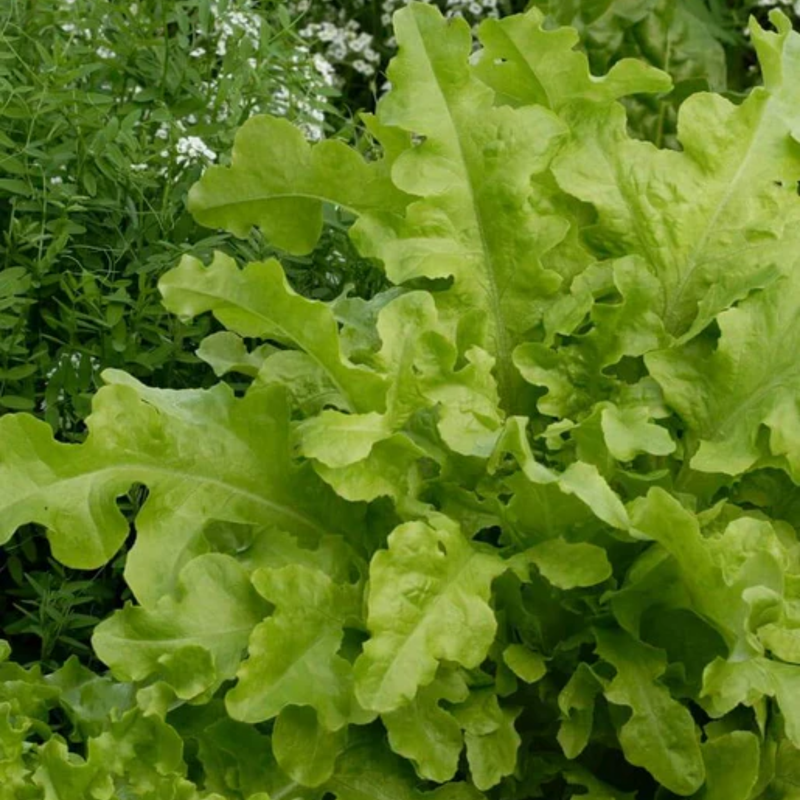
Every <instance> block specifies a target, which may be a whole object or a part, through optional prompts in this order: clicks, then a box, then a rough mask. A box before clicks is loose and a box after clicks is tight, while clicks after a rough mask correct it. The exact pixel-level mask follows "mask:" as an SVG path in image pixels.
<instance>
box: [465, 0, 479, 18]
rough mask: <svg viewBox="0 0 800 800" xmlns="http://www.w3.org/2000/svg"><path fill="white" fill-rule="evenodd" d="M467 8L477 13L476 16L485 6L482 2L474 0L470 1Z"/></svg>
mask: <svg viewBox="0 0 800 800" xmlns="http://www.w3.org/2000/svg"><path fill="white" fill-rule="evenodd" d="M467 8H468V9H469V10H470V12H471V13H473V14H475V15H476V16H477V15H478V14H480V13H481V12H482V11H483V6H482V5H481V4H480V3H476V2H474V0H473V2H472V3H470V4H469V5H468V6H467Z"/></svg>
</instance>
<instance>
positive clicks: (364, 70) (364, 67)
mask: <svg viewBox="0 0 800 800" xmlns="http://www.w3.org/2000/svg"><path fill="white" fill-rule="evenodd" d="M353 69H354V70H355V71H356V72H360V73H361V74H362V75H374V74H375V67H373V66H372V64H368V63H367V62H366V61H364V60H363V59H361V58H357V59H356V60H355V61H354V62H353Z"/></svg>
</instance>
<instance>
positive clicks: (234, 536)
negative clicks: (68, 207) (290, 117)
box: [0, 4, 800, 800]
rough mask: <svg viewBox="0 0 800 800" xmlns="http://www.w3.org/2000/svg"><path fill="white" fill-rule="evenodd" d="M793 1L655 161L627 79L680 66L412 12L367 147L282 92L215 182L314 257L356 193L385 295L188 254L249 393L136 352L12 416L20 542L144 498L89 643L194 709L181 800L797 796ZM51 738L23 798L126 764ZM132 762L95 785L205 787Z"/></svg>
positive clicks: (399, 24) (633, 85) (358, 218)
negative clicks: (369, 156)
mask: <svg viewBox="0 0 800 800" xmlns="http://www.w3.org/2000/svg"><path fill="white" fill-rule="evenodd" d="M771 20H772V23H773V25H774V27H775V30H774V31H769V30H765V29H762V28H761V27H759V26H758V25H757V24H755V23H753V24H752V30H751V33H752V37H753V41H754V44H755V46H756V49H757V51H758V54H759V58H760V61H761V65H762V71H763V75H764V85H763V86H762V87H758V88H756V89H754V90H753V91H752V92H751V93H750V94H749V96H748V97H747V98H746V99H744V100H743V101H742V102H741V103H740V104H738V105H736V104H734V103H732V102H731V101H730V100H728V99H725V98H723V97H722V96H720V95H717V94H711V93H698V94H695V95H692V96H691V97H690V98H689V99H687V100H686V101H685V102H684V103H683V104H682V106H681V108H680V113H679V120H678V141H679V144H680V148H679V149H678V150H665V149H659V148H657V147H656V146H654V145H653V144H651V143H648V142H643V141H639V140H636V139H634V138H631V136H630V135H629V134H628V131H627V127H626V113H625V107H624V106H623V105H622V104H621V103H620V102H619V101H620V100H621V99H622V98H624V97H626V96H629V95H642V94H646V93H655V94H658V93H664V92H667V91H669V89H670V79H669V77H668V76H667V75H666V74H665V73H663V72H660V71H658V70H657V69H655V68H653V67H652V66H649V65H646V64H643V63H641V62H637V61H635V60H622V61H619V62H617V63H616V64H615V65H614V66H613V67H612V69H611V70H610V71H609V72H608V74H606V75H604V76H602V77H597V76H594V75H592V74H591V73H590V72H589V67H588V62H587V60H586V58H585V56H584V55H582V54H580V53H579V52H577V51H576V50H574V47H575V44H576V42H577V34H576V33H575V31H574V30H572V29H569V28H562V29H557V30H552V29H549V28H547V27H544V26H543V18H542V15H541V13H540V12H538V11H536V10H532V11H530V12H528V13H527V14H525V15H519V16H513V17H508V18H505V19H503V20H487V21H486V22H484V23H483V25H482V26H481V28H480V31H479V35H480V41H481V49H480V50H479V51H478V52H477V54H474V55H473V54H472V41H471V36H470V31H469V27H468V25H467V24H466V23H465V22H463V21H462V20H453V21H446V20H445V19H444V18H443V17H442V16H441V14H440V13H439V12H438V11H437V10H436V9H435V8H433V7H432V6H430V5H424V4H415V5H410V6H409V7H408V8H406V9H404V10H402V11H400V12H398V14H397V15H396V16H395V31H396V36H397V40H398V44H399V51H398V55H397V56H396V57H395V59H394V61H393V62H392V65H391V67H390V70H389V79H390V81H391V84H392V90H391V92H390V93H389V94H387V95H386V96H385V97H384V98H383V99H382V100H381V101H380V103H379V104H378V107H377V111H376V114H375V115H374V116H369V117H368V118H367V125H368V128H369V130H370V132H371V134H372V135H373V136H374V138H375V139H376V141H377V142H379V143H380V146H381V148H382V157H381V158H379V159H375V160H364V159H363V158H362V156H361V155H359V154H358V153H356V152H355V151H353V150H350V149H348V147H347V146H346V145H344V144H343V143H342V142H338V141H322V142H319V143H316V144H313V145H312V144H309V143H308V142H307V141H306V139H305V137H304V136H303V135H302V133H301V132H299V131H298V130H297V129H295V128H294V127H292V126H291V125H290V124H289V123H288V122H286V121H283V120H280V119H274V118H271V117H265V116H261V117H256V118H253V119H252V120H251V121H249V122H248V123H247V124H245V125H244V127H243V128H242V129H241V130H240V132H239V134H238V136H237V139H236V143H235V146H234V151H233V157H232V161H231V164H230V166H214V167H211V168H210V169H208V170H207V171H206V173H205V175H204V176H203V178H202V179H201V180H200V182H199V183H198V184H196V185H195V186H194V188H193V189H192V191H191V194H190V198H189V199H190V207H191V210H192V212H193V214H194V215H195V217H196V219H197V220H198V221H199V222H200V223H202V224H204V225H207V226H215V227H219V228H223V229H225V230H227V231H228V232H230V233H232V234H235V235H238V236H245V235H248V234H249V232H250V231H251V229H252V228H253V226H256V227H257V228H259V229H260V230H261V232H262V233H263V235H264V236H265V238H266V239H267V240H269V241H270V242H271V243H272V244H273V245H274V246H276V247H277V248H280V249H281V250H283V251H285V252H287V253H288V254H292V255H302V254H304V253H308V252H309V251H311V250H312V248H313V247H314V246H315V244H316V242H317V240H318V238H319V236H320V233H321V230H322V221H323V211H324V209H325V208H326V206H337V207H340V208H342V209H345V210H346V211H347V212H348V213H349V214H351V215H352V216H353V218H354V219H355V222H354V224H353V226H352V228H351V231H350V233H351V237H352V239H353V241H354V243H355V244H356V246H357V247H358V249H359V251H360V252H361V254H363V255H365V256H369V257H372V258H375V259H377V260H379V261H380V262H381V263H382V264H383V268H384V269H385V273H386V276H387V278H388V279H389V281H390V282H391V284H392V286H391V288H390V289H388V290H386V291H384V292H381V293H379V294H377V295H376V296H374V297H372V298H371V299H360V298H352V297H348V296H342V297H340V298H338V299H337V300H335V301H333V302H329V303H323V302H319V301H313V300H309V299H306V298H303V297H301V296H299V295H297V294H296V293H295V292H293V291H292V290H291V289H290V287H289V285H288V283H287V281H286V278H285V275H284V273H283V270H282V267H281V265H280V263H279V262H278V261H277V260H274V259H273V260H268V261H263V262H256V263H250V264H247V265H246V266H244V267H242V266H240V265H238V264H237V263H235V261H234V260H233V259H232V258H230V257H228V256H226V255H225V254H223V253H217V255H216V256H215V257H214V259H213V261H212V263H211V264H210V265H208V266H206V265H204V264H203V263H201V262H200V261H199V260H197V259H194V258H192V257H188V256H187V257H185V258H184V259H183V260H182V262H181V263H180V265H179V266H178V267H177V268H175V269H174V270H172V271H171V272H169V273H168V274H167V275H165V276H164V277H163V278H162V280H161V283H160V288H161V291H162V294H163V298H164V302H165V304H166V306H167V308H168V309H170V310H171V311H172V312H174V313H175V314H177V315H179V316H180V317H182V318H186V319H190V318H194V317H197V316H199V315H203V314H206V313H208V312H211V313H212V314H213V315H214V316H215V317H216V319H217V320H218V321H219V322H220V323H221V324H222V326H224V328H225V329H226V330H225V331H222V332H219V333H216V334H213V335H212V336H210V337H208V338H207V339H206V340H205V341H204V342H203V344H202V347H201V349H200V351H199V352H200V355H201V357H202V358H203V359H204V360H205V361H206V362H207V363H209V364H210V365H211V366H212V367H213V369H214V371H215V372H216V374H217V375H219V376H224V375H226V374H227V373H229V372H237V373H241V374H244V375H245V376H249V377H250V378H252V382H251V383H250V384H249V388H248V389H247V391H245V392H244V393H238V394H237V393H236V392H235V391H234V390H233V389H231V388H230V387H229V385H228V384H227V383H225V382H220V383H219V384H218V385H216V386H215V387H214V388H211V389H207V390H180V391H176V390H161V389H156V388H150V387H148V386H145V385H143V384H142V383H140V382H138V381H137V380H136V379H134V378H132V377H130V376H128V375H126V374H125V373H123V372H120V371H115V370H108V371H106V372H105V373H104V379H105V382H106V386H104V387H103V388H102V389H101V390H100V391H99V392H98V394H97V395H96V397H95V399H94V403H93V408H92V413H91V416H90V417H89V419H88V421H87V425H88V429H89V435H88V437H87V439H86V441H85V442H84V443H82V444H77V445H70V444H62V443H57V442H55V441H54V440H53V438H52V435H51V432H50V429H49V428H48V427H47V426H46V425H45V424H44V423H41V422H39V421H37V420H35V419H33V418H32V417H30V416H27V415H24V414H23V415H10V416H6V417H4V418H2V419H0V540H2V541H6V540H8V539H9V538H10V537H11V536H12V535H13V534H14V532H15V530H16V528H17V527H18V526H20V525H22V524H25V523H31V522H35V523H38V524H40V525H43V526H45V527H46V528H47V529H48V531H49V539H50V542H51V545H52V550H53V554H54V556H55V557H56V558H57V559H59V560H60V561H62V562H63V563H64V564H66V565H68V566H70V567H73V568H86V569H89V568H95V567H97V566H99V565H101V564H103V563H105V562H107V561H108V560H109V559H110V558H112V557H113V556H114V554H115V553H116V552H117V551H118V550H119V548H120V547H121V545H122V544H123V542H124V541H125V539H126V537H127V536H128V533H129V530H128V524H127V522H126V519H125V518H124V516H123V515H122V514H121V513H120V511H119V509H118V507H117V505H116V499H117V498H118V497H119V496H120V495H122V494H123V493H125V492H126V491H127V490H128V489H129V487H130V486H131V485H132V484H134V483H139V484H143V485H144V486H146V487H147V491H148V497H147V500H146V502H145V503H144V505H143V507H142V509H141V511H140V512H139V514H138V516H137V518H136V522H135V528H136V538H135V543H134V544H133V546H132V548H131V550H130V552H129V555H128V558H127V564H126V569H125V577H126V580H127V583H128V585H129V586H130V588H131V590H132V592H133V595H134V597H135V600H136V602H135V604H130V605H128V606H126V607H125V608H123V609H122V610H120V611H118V612H117V613H116V614H114V615H113V616H112V617H111V618H110V619H107V620H105V621H104V622H102V623H101V624H100V625H99V626H98V627H97V629H96V631H95V635H94V640H93V642H94V647H95V650H96V652H97V654H98V656H99V657H100V659H102V660H103V661H104V662H105V663H106V664H107V665H108V666H109V668H110V670H111V673H112V675H113V676H114V678H116V679H117V680H118V681H121V682H122V684H121V685H122V686H127V687H131V688H130V689H129V691H130V692H132V693H133V694H132V695H131V697H133V698H134V699H133V700H130V699H127V700H125V703H127V705H125V704H124V703H122V701H120V702H119V703H117V705H112V706H108V707H107V711H108V715H109V716H110V718H112V719H115V720H120V719H121V720H124V719H127V717H126V716H125V715H126V714H130V715H132V716H131V719H134V718H135V719H141V720H145V721H147V724H149V725H153V726H156V727H158V728H159V730H161V729H162V726H163V729H164V730H171V731H174V732H176V733H177V735H178V737H180V738H182V739H183V741H184V742H185V743H186V744H187V746H186V747H185V750H184V752H183V758H184V759H185V760H186V762H187V763H186V769H187V770H188V771H187V772H186V775H188V778H187V781H188V783H189V784H191V786H193V787H196V789H195V788H191V791H192V792H194V791H197V792H199V793H201V796H203V795H202V793H203V792H206V793H209V792H215V793H217V795H219V796H221V797H224V798H234V799H235V800H240V799H241V800H244V799H245V798H251V800H253V799H254V798H259V800H264V798H267V797H271V798H273V800H278V799H279V798H283V799H284V800H285V799H286V798H303V799H306V798H314V799H315V800H323V799H324V800H331V798H335V799H336V800H361V798H367V797H369V798H376V797H380V798H392V800H405V799H406V798H408V799H409V800H412V799H418V800H421V799H422V798H426V797H430V798H432V800H433V799H435V800H442V799H443V798H444V799H446V800H477V799H478V798H481V797H486V798H497V800H527V798H535V797H544V798H559V799H560V798H569V797H582V798H583V797H585V798H593V799H594V800H601V798H602V799H606V800H607V799H608V798H614V799H615V800H624V799H625V798H633V797H637V798H640V799H641V800H646V799H648V798H668V797H673V796H676V795H677V796H681V797H694V798H698V799H699V798H703V800H716V799H717V798H719V799H720V800H722V799H723V798H724V800H756V799H757V798H761V800H769V798H779V797H780V798H790V797H793V796H794V793H795V792H796V778H793V776H794V775H796V774H797V770H798V769H799V768H800V704H799V703H798V699H797V698H798V697H800V611H799V610H798V609H800V543H798V538H797V528H798V526H800V502H798V501H800V493H798V491H797V483H798V481H800V414H799V413H798V399H797V398H798V387H799V386H800V368H798V366H797V365H798V362H797V358H796V355H795V346H796V345H797V342H798V340H799V339H800V321H799V320H800V314H798V311H799V310H800V286H799V285H798V280H800V278H798V275H800V272H798V270H797V268H796V261H797V253H798V252H800V250H798V239H799V238H800V198H798V192H797V183H798V180H799V179H800V141H799V140H798V138H797V131H798V129H799V128H798V121H800V120H799V119H798V109H799V108H800V89H798V87H799V86H800V38H798V35H797V34H795V33H793V32H792V31H791V26H790V24H789V23H788V21H787V19H786V18H785V17H784V16H782V15H781V14H780V13H777V12H776V13H773V15H772V17H771ZM87 680H89V679H88V678H87ZM120 691H122V690H120ZM0 697H2V696H0ZM125 698H128V695H125ZM8 708H10V711H9V712H8V713H7V712H6V709H8ZM9 713H10V715H11V716H9ZM8 720H10V722H8V723H7V724H8V725H10V726H11V728H10V730H12V731H14V730H18V729H19V726H18V725H16V726H15V722H14V710H13V706H9V703H8V701H6V702H0V721H2V722H3V724H4V725H5V724H6V722H7V721H8ZM108 724H111V723H108ZM114 724H118V723H114ZM142 724H145V723H142ZM114 730H119V728H114ZM131 731H133V728H132V729H131ZM93 735H101V734H93ZM136 735H138V734H135V733H133V732H131V733H130V736H132V737H134V736H136ZM164 735H167V734H164ZM169 735H172V734H169ZM126 736H128V734H124V735H123V734H120V737H121V739H122V741H127V740H126V739H125V737H126ZM62 740H63V737H62V739H59V738H58V734H55V733H54V734H53V741H55V742H56V744H55V745H53V746H51V747H50V749H49V750H48V759H49V760H48V761H47V762H46V763H44V762H43V763H42V764H41V765H40V766H39V767H38V768H37V769H38V771H37V772H36V773H35V774H36V775H38V778H36V781H38V783H37V784H36V785H45V784H44V783H43V782H44V781H45V780H49V781H50V782H51V784H57V783H58V781H66V780H67V778H66V777H64V776H77V775H78V773H81V774H84V773H87V774H88V772H89V771H91V769H97V770H100V769H101V767H102V768H106V769H108V766H107V764H105V763H101V761H102V760H100V759H95V761H94V762H93V761H92V758H93V756H92V752H93V751H92V747H91V746H89V748H88V750H87V751H86V752H84V753H80V754H75V753H68V752H67V749H66V748H65V747H64V746H62V745H61V744H59V742H61V741H62ZM130 746H131V747H133V746H134V745H133V744H131V745H130ZM41 747H42V746H41V745H36V746H35V748H39V751H41ZM35 748H34V749H35ZM5 752H8V753H10V755H5V754H4V755H3V756H2V758H4V759H6V761H0V765H2V764H6V762H8V763H10V764H11V767H8V769H10V770H13V769H14V766H13V765H14V764H15V763H17V762H18V761H19V758H20V757H21V756H19V757H18V756H16V755H15V753H17V752H21V751H19V750H17V751H14V750H7V751H4V753H5ZM15 758H17V762H15V761H14V759H15ZM93 763H94V764H95V766H94V767H93V766H92V764H93ZM3 768H6V767H3ZM132 769H134V768H133V767H130V768H128V767H120V769H119V771H118V773H114V774H113V775H112V777H111V778H110V779H109V780H110V781H111V783H108V782H106V783H103V784H102V786H103V787H107V786H114V787H115V789H116V791H117V792H118V793H119V795H120V796H136V797H144V798H151V797H153V798H161V797H170V798H172V797H184V796H186V797H193V796H194V795H193V794H191V793H190V789H189V788H186V789H185V794H181V793H180V792H181V791H184V788H181V787H183V784H181V785H180V787H179V788H180V790H179V788H175V789H169V791H168V790H167V789H164V790H163V791H162V790H161V789H159V788H157V783H156V781H155V780H152V781H151V784H152V787H155V788H147V787H148V786H149V784H147V783H146V781H145V780H144V779H141V780H140V781H139V784H134V783H132V782H131V781H132V780H133V778H132V777H131V773H130V770H132ZM158 769H160V770H161V772H160V773H159V774H167V772H168V770H167V767H163V769H162V768H161V767H159V768H158ZM169 769H173V766H170V767H169ZM58 770H60V772H59V771H58ZM174 770H178V767H174ZM178 771H179V772H180V770H178ZM9 774H10V773H9ZM98 774H99V773H98ZM181 774H183V773H181ZM56 776H62V777H56ZM137 780H139V778H137ZM125 781H128V783H125ZM87 785H90V784H87ZM97 785H98V786H100V784H97ZM120 786H123V787H130V786H137V787H138V788H136V789H126V791H128V794H124V792H122V790H121V789H120V788H119V787H120ZM176 786H177V784H176ZM142 787H144V788H142ZM87 791H88V790H87ZM103 791H106V789H103V788H102V787H101V788H98V789H97V790H96V791H95V792H94V794H89V795H88V796H91V797H98V798H104V797H107V796H110V795H108V794H103ZM132 792H133V793H134V794H131V793H132ZM136 792H138V794H137V793H136ZM148 792H149V793H148ZM158 792H161V793H158ZM169 792H172V793H171V794H170V793H169ZM17 796H20V797H38V796H39V795H36V794H35V793H29V794H19V795H17ZM44 796H50V795H44ZM83 796H87V795H83Z"/></svg>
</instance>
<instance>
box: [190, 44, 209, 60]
mask: <svg viewBox="0 0 800 800" xmlns="http://www.w3.org/2000/svg"><path fill="white" fill-rule="evenodd" d="M205 54H206V51H205V49H204V48H202V47H195V49H194V50H192V52H191V53H189V55H190V56H191V57H192V58H202V57H203V56H204V55H205Z"/></svg>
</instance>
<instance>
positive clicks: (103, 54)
mask: <svg viewBox="0 0 800 800" xmlns="http://www.w3.org/2000/svg"><path fill="white" fill-rule="evenodd" d="M96 52H97V55H98V57H99V58H114V56H115V55H116V53H115V52H114V51H113V50H109V48H107V47H103V46H102V45H101V46H100V47H98V48H97V51H96Z"/></svg>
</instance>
